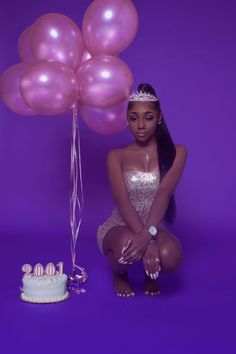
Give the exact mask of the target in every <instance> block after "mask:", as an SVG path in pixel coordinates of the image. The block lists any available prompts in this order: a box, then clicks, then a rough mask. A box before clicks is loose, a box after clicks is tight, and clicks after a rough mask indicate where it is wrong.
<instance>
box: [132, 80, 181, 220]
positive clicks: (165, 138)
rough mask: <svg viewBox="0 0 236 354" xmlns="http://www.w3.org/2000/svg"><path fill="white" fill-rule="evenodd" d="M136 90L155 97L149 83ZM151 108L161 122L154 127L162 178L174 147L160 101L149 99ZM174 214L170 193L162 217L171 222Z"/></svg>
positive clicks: (172, 158)
mask: <svg viewBox="0 0 236 354" xmlns="http://www.w3.org/2000/svg"><path fill="white" fill-rule="evenodd" d="M138 91H142V92H146V93H150V94H151V95H153V96H155V97H157V95H156V92H155V90H154V88H153V87H152V86H151V85H149V84H140V85H139V86H138ZM134 103H135V102H133V101H129V103H128V111H129V110H130V109H131V108H132V106H133V104H134ZM149 103H150V104H151V105H152V106H153V108H154V109H155V110H156V111H157V112H158V114H159V118H160V119H161V124H157V129H156V142H157V151H158V156H159V169H160V180H162V179H163V177H164V176H165V174H166V173H167V171H168V170H169V169H170V167H171V166H172V164H173V162H174V159H175V156H176V148H175V145H174V143H173V140H172V138H171V135H170V133H169V130H168V128H167V126H166V122H165V120H164V117H163V114H162V111H161V106H160V101H159V99H158V100H157V101H150V102H149ZM175 216H176V203H175V196H174V194H172V195H171V197H170V200H169V204H168V207H167V209H166V212H165V215H164V219H165V220H166V221H167V222H168V223H170V224H172V222H173V221H174V219H175Z"/></svg>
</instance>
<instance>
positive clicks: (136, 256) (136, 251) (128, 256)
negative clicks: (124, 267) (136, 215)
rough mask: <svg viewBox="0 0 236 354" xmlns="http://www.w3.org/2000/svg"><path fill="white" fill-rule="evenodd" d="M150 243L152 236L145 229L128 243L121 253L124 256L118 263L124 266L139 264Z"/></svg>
mask: <svg viewBox="0 0 236 354" xmlns="http://www.w3.org/2000/svg"><path fill="white" fill-rule="evenodd" d="M149 242H150V235H149V233H148V232H147V231H146V230H145V229H143V230H142V231H141V232H139V233H137V234H134V235H133V236H131V237H130V238H129V239H128V241H127V242H126V244H125V246H124V248H123V250H122V252H121V253H122V256H121V258H120V259H119V260H118V262H119V263H122V264H132V263H134V262H137V261H138V260H140V259H141V258H142V257H143V255H144V254H145V252H146V250H147V246H148V244H149Z"/></svg>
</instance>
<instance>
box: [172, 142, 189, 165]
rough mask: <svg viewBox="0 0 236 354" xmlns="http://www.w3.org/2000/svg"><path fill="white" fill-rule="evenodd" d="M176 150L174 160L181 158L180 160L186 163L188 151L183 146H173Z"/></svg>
mask: <svg viewBox="0 0 236 354" xmlns="http://www.w3.org/2000/svg"><path fill="white" fill-rule="evenodd" d="M175 148H176V158H177V156H178V157H179V158H181V160H183V161H186V160H187V157H188V149H187V147H186V146H185V145H182V144H175Z"/></svg>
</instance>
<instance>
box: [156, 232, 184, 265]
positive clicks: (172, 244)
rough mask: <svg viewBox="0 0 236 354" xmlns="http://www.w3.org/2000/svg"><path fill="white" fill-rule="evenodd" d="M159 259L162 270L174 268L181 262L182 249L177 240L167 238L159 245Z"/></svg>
mask: <svg viewBox="0 0 236 354" xmlns="http://www.w3.org/2000/svg"><path fill="white" fill-rule="evenodd" d="M160 260H161V266H162V270H164V271H173V270H176V269H177V268H178V267H179V266H180V265H181V264H182V261H183V249H182V245H181V243H180V242H179V240H177V239H173V240H168V241H167V242H165V243H164V244H163V245H162V246H161V247H160Z"/></svg>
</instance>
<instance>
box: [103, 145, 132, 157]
mask: <svg viewBox="0 0 236 354" xmlns="http://www.w3.org/2000/svg"><path fill="white" fill-rule="evenodd" d="M130 147H131V145H127V146H123V147H120V148H116V149H112V150H109V151H108V156H110V157H112V156H114V157H117V156H121V155H122V154H123V153H124V152H126V151H128V150H130Z"/></svg>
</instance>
